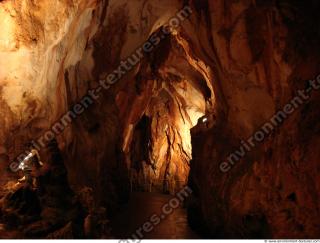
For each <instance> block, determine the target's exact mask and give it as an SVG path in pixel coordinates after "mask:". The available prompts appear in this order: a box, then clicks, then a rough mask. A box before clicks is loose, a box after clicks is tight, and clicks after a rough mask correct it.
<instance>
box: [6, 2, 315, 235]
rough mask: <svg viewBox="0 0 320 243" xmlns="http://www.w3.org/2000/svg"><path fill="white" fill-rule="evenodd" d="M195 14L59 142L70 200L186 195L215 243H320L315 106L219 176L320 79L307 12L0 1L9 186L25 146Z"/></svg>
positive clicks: (300, 8) (253, 5)
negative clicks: (225, 241)
mask: <svg viewBox="0 0 320 243" xmlns="http://www.w3.org/2000/svg"><path fill="white" fill-rule="evenodd" d="M186 4H189V6H190V8H191V9H192V14H191V16H190V17H189V18H188V19H185V20H184V21H183V22H182V23H181V25H180V27H178V28H177V29H176V30H175V31H172V32H171V33H170V34H169V35H167V36H165V37H164V38H163V39H162V40H161V41H159V44H158V45H157V46H156V47H155V49H154V50H153V51H152V52H150V53H143V55H142V57H141V60H139V61H138V62H137V64H136V65H134V67H133V68H131V69H130V71H128V70H122V71H123V72H125V73H126V75H124V77H123V78H122V79H121V80H120V81H119V82H117V83H115V84H113V85H112V86H111V87H110V88H109V89H108V90H104V89H103V90H102V91H101V93H100V96H99V98H98V99H97V100H95V101H94V102H93V104H91V105H90V107H89V108H88V109H85V111H84V112H83V113H82V114H81V115H80V116H79V117H78V118H77V119H75V120H74V121H73V122H72V124H70V125H68V126H67V127H66V128H65V129H63V130H64V131H63V132H62V133H59V134H58V135H57V140H58V144H59V148H60V150H61V152H62V155H63V157H64V161H65V163H66V168H67V170H68V176H69V181H70V183H71V184H72V187H73V188H74V189H75V190H79V189H80V188H82V187H84V186H86V187H90V188H92V191H93V192H92V194H93V198H94V200H95V201H96V203H97V204H98V205H104V206H106V207H107V211H108V210H111V211H112V209H114V208H116V206H117V204H118V203H119V202H124V201H125V200H126V199H127V197H128V192H129V186H130V181H131V185H134V186H136V187H137V188H144V189H146V188H145V186H146V185H150V184H152V185H154V187H155V188H159V189H160V190H161V191H166V192H170V193H174V192H176V191H177V190H178V189H179V188H181V187H182V186H183V185H185V184H187V183H189V184H190V185H191V186H192V188H193V190H194V198H193V199H194V200H192V201H193V203H194V204H193V205H191V206H190V208H191V209H192V210H190V215H191V218H193V220H194V221H196V222H199V223H201V224H202V225H203V228H206V229H207V232H209V233H210V235H212V236H213V237H241V238H250V237H253V238H254V237H266V238H283V237H287V238H318V237H319V234H320V232H319V228H320V227H319V222H318V220H317V218H318V216H319V200H318V198H319V192H320V189H319V188H320V185H319V181H320V180H319V173H318V172H319V166H318V163H317V161H318V159H319V154H318V152H317V151H318V149H317V148H318V145H319V141H318V140H319V139H318V135H319V126H318V122H317V117H318V115H319V114H318V109H317V107H318V106H317V102H318V101H319V94H318V93H314V94H313V95H312V98H311V99H309V100H308V102H307V104H304V105H303V106H302V107H301V108H300V109H299V110H298V111H296V112H295V113H294V114H292V115H291V116H290V117H289V118H288V119H286V121H285V123H284V124H283V125H282V126H281V127H280V128H278V129H277V130H276V131H275V132H274V133H272V135H270V136H269V137H268V138H267V139H266V140H265V141H264V143H262V144H261V145H259V146H256V148H255V149H253V150H252V151H251V152H250V153H248V154H247V155H246V156H245V157H243V158H242V159H241V160H240V161H238V162H237V163H234V165H233V166H232V168H231V169H230V171H229V172H228V173H222V172H221V168H220V164H221V162H223V161H225V160H226V158H227V157H228V155H229V154H230V153H231V152H233V151H234V149H237V148H238V147H239V144H241V140H245V139H247V138H248V137H250V136H251V135H252V134H254V132H255V131H256V129H258V128H259V127H260V126H261V125H262V124H264V123H265V122H266V121H268V120H269V119H270V117H272V116H273V115H274V114H275V113H276V111H278V110H279V109H281V108H282V107H283V106H284V105H285V104H286V103H287V102H288V101H289V100H290V99H291V98H292V96H293V95H294V94H295V93H296V92H297V91H298V90H299V89H303V88H305V86H307V84H306V80H309V79H314V78H315V77H317V75H318V73H319V70H320V69H319V28H318V26H319V19H318V18H317V17H316V16H317V11H318V10H319V4H318V3H317V2H316V1H311V0H310V1H307V2H306V3H298V2H297V1H287V0H279V1H268V2H267V1H260V0H256V1H247V0H240V1H226V0H215V1H208V0H190V1H182V0H164V1H161V3H159V1H156V0H145V1H139V0H132V1H125V0H109V1H107V0H106V1H98V0H91V1H85V0H64V1H58V2H52V1H49V0H42V1H30V0H17V1H9V0H4V1H0V18H1V20H2V21H1V22H0V29H1V33H0V163H1V174H2V175H1V184H6V183H7V182H8V180H10V179H11V180H12V179H16V178H18V175H17V174H12V173H10V172H8V171H7V167H8V165H9V164H10V162H11V161H13V160H14V159H15V158H16V156H18V155H19V154H20V153H21V152H24V151H25V149H26V146H25V145H26V143H27V142H29V141H32V140H35V141H38V143H43V144H45V140H46V139H45V138H43V137H42V136H43V135H44V134H46V131H47V130H48V129H49V128H50V127H51V126H52V125H53V124H54V123H55V122H56V121H57V120H59V119H60V118H61V117H62V116H64V115H65V114H66V112H68V111H69V110H70V109H72V107H73V105H74V104H76V103H77V102H79V101H80V100H81V99H82V97H83V96H84V95H85V94H86V92H87V91H88V90H89V89H92V88H94V87H97V86H98V85H99V80H101V79H104V78H105V77H106V76H107V75H108V74H109V73H112V72H113V71H114V69H118V68H119V67H118V65H119V64H120V63H121V60H125V59H126V58H127V57H128V56H130V55H131V54H132V53H134V52H135V51H136V50H137V48H138V47H140V45H141V44H142V43H144V42H145V41H146V40H148V39H149V38H150V37H151V36H152V35H153V34H157V33H161V30H162V28H163V26H164V25H165V24H166V22H167V21H168V20H169V19H170V18H171V17H173V16H175V14H176V13H177V12H178V11H179V10H181V9H182V8H183V6H184V5H186ZM204 116H205V117H206V119H207V121H206V122H205V123H204V122H203V120H202V119H201V118H203V117H204ZM190 129H192V133H190ZM41 137H42V139H41V140H40V141H39V140H38V139H39V138H41ZM40 153H41V156H42V158H43V159H44V162H45V160H46V158H49V156H50V155H48V154H47V153H46V151H45V150H41V151H40ZM102 195H103V196H102ZM194 212H196V213H194ZM70 227H71V226H70V225H66V226H65V228H64V229H61V231H60V232H56V234H57V235H59V234H60V235H68V233H69V229H70ZM71 228H72V227H71Z"/></svg>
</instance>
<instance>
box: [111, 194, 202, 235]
mask: <svg viewBox="0 0 320 243" xmlns="http://www.w3.org/2000/svg"><path fill="white" fill-rule="evenodd" d="M170 199H172V196H170V195H164V194H159V193H146V192H135V193H133V194H132V195H131V199H130V201H129V203H128V204H127V205H125V206H123V208H121V210H120V211H119V213H118V214H117V215H116V216H115V217H114V218H113V219H112V221H111V225H112V233H113V236H115V237H116V238H120V239H129V238H132V235H133V234H135V235H137V234H136V233H135V232H136V231H137V230H138V229H139V228H142V226H143V225H144V224H145V223H146V222H149V221H150V217H151V216H152V215H154V214H157V215H161V211H162V210H161V209H162V207H163V206H164V205H165V204H167V203H168V202H169V201H170ZM142 232H143V231H142ZM143 234H144V237H143V239H200V238H201V237H199V236H198V235H197V234H196V233H195V232H193V231H192V230H191V228H190V227H189V225H188V222H187V212H186V210H185V209H184V208H182V207H179V208H176V209H174V210H173V212H172V214H170V215H168V216H167V217H166V218H165V219H163V220H161V222H160V223H159V224H158V225H156V226H154V228H153V230H152V231H151V232H149V233H145V232H143Z"/></svg>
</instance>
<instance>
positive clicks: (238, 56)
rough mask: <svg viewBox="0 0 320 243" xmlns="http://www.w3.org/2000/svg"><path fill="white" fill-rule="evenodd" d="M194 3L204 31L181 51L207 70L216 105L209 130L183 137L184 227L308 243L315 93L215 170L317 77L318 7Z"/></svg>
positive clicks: (314, 233)
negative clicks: (188, 140)
mask: <svg viewBox="0 0 320 243" xmlns="http://www.w3.org/2000/svg"><path fill="white" fill-rule="evenodd" d="M201 2H202V3H203V5H197V4H195V8H197V9H198V10H197V13H198V18H197V19H198V21H201V20H205V21H204V22H205V23H206V24H204V25H203V28H202V30H199V31H197V32H196V33H197V34H196V35H192V36H193V39H194V41H193V42H189V43H192V44H193V47H194V46H197V47H198V48H197V49H196V52H197V53H199V54H198V56H201V57H203V60H204V62H205V63H206V64H208V65H209V66H210V67H211V68H212V70H213V75H214V80H213V82H214V84H213V85H214V86H215V95H216V97H217V98H216V113H215V119H214V120H213V121H212V126H210V127H208V128H206V127H203V126H201V125H199V126H198V127H196V128H194V129H193V131H192V145H193V158H194V159H193V160H192V161H191V167H192V168H191V174H190V185H192V187H193V188H194V191H195V194H194V195H195V198H197V200H195V201H194V202H193V206H192V210H190V217H192V218H193V219H194V220H197V219H198V218H197V217H194V215H195V212H197V213H198V215H199V214H202V216H201V217H202V219H200V220H199V219H198V220H199V221H197V222H199V223H202V227H203V228H205V227H206V226H207V232H210V235H211V236H213V237H227V238H239V237H240V238H318V237H319V235H320V231H319V229H320V228H319V222H318V220H317V218H318V215H319V165H318V159H319V154H318V152H316V151H317V147H318V142H319V141H318V134H319V126H318V124H317V119H316V116H318V115H317V114H318V110H317V108H316V106H317V105H316V104H317V103H318V102H319V98H320V95H319V93H317V91H314V92H312V94H309V95H311V98H310V99H308V100H307V101H306V100H304V104H303V105H301V106H300V107H299V108H298V109H297V110H296V111H295V112H294V113H292V114H291V115H290V116H288V117H287V119H285V120H284V122H283V124H281V125H279V126H278V127H276V129H275V131H273V132H272V133H271V134H270V136H266V138H265V139H264V141H263V142H260V143H257V145H255V148H251V151H250V152H247V153H246V154H245V156H244V157H243V158H242V157H238V158H240V159H239V160H233V164H231V163H229V164H227V166H226V165H223V166H221V164H222V163H223V162H225V161H228V157H229V156H230V154H231V153H235V151H236V150H238V151H239V147H240V146H241V145H243V144H242V143H241V141H246V140H247V139H248V138H249V137H250V136H252V135H254V134H255V132H256V131H257V130H258V129H260V128H261V126H262V125H263V124H265V123H266V122H268V121H270V118H272V117H273V116H274V115H275V114H276V113H277V111H279V110H283V107H284V106H285V105H286V104H288V103H289V102H290V101H291V99H292V98H293V97H294V96H297V95H298V90H299V89H300V90H304V89H306V88H308V87H310V84H309V83H308V80H313V79H315V78H316V77H317V75H319V28H318V27H316V26H319V19H318V18H317V17H316V11H317V10H319V4H318V3H317V2H315V1H307V2H304V3H302V2H298V1H201ZM191 31H193V30H192V28H190V29H188V33H190V32H191ZM199 42H200V43H199ZM199 45H200V47H199ZM203 49H205V51H203ZM318 79H319V78H318ZM300 100H303V98H302V97H301V96H300ZM221 168H222V169H221ZM203 223H204V224H203Z"/></svg>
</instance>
